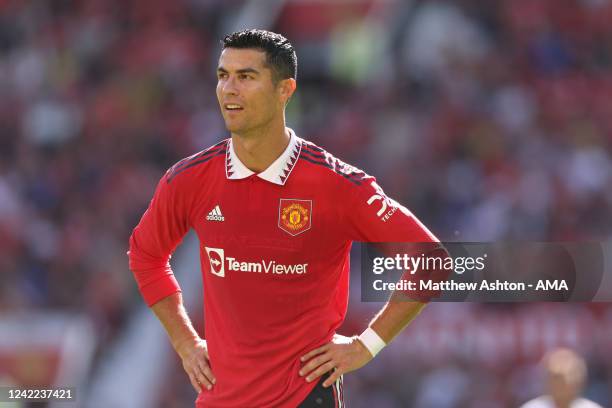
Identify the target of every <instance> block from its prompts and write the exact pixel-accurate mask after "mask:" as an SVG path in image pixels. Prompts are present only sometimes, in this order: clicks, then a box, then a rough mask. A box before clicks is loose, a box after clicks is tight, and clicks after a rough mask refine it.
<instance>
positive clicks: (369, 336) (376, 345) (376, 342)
mask: <svg viewBox="0 0 612 408" xmlns="http://www.w3.org/2000/svg"><path fill="white" fill-rule="evenodd" d="M357 339H358V340H359V341H360V342H361V344H363V345H364V347H365V348H366V349H367V350H368V351H369V352H370V354H371V355H372V357H376V355H377V354H378V353H379V352H380V350H382V349H383V348H384V347H385V346H386V345H387V343H385V341H384V340H383V339H382V338H381V337H380V336H379V335H378V333H376V332H375V331H374V329H372V328H371V327H368V328H367V329H365V330H364V331H363V333H361V334H360V335H359V336H358V337H357Z"/></svg>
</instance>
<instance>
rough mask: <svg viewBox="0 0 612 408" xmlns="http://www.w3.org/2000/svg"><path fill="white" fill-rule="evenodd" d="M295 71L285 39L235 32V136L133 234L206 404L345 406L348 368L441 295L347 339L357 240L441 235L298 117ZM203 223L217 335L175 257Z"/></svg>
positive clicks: (189, 173) (151, 289)
mask: <svg viewBox="0 0 612 408" xmlns="http://www.w3.org/2000/svg"><path fill="white" fill-rule="evenodd" d="M296 75H297V58H296V55H295V51H294V49H293V46H292V45H291V44H290V43H289V41H288V40H287V39H286V38H284V37H283V36H281V35H279V34H276V33H272V32H269V31H264V30H245V31H240V32H235V33H233V34H230V35H228V36H226V37H225V39H224V40H223V51H222V52H221V56H220V58H219V65H218V68H217V79H218V82H217V98H218V101H219V106H220V108H221V112H222V114H223V118H224V120H225V124H226V127H227V129H228V130H229V131H230V132H231V138H230V139H226V140H223V141H221V142H220V143H218V144H216V145H214V146H213V147H211V148H209V149H206V150H204V151H203V152H200V153H197V154H195V155H193V156H191V157H188V158H186V159H184V160H182V161H180V162H178V163H177V164H176V165H175V166H173V167H172V168H170V169H169V170H168V172H166V174H165V176H164V177H163V178H162V180H161V181H160V182H159V184H158V187H157V191H156V192H155V196H154V198H153V200H152V201H151V204H150V206H149V208H148V210H147V211H146V212H145V214H144V215H143V217H142V219H141V221H140V223H139V224H138V226H137V227H136V228H135V229H134V232H133V234H132V236H131V238H130V251H129V257H130V267H131V269H132V271H133V272H134V275H135V277H136V280H137V281H138V284H139V288H140V290H141V293H142V294H143V296H144V298H145V301H146V303H147V304H148V305H149V306H150V307H152V309H153V311H154V312H155V314H156V316H157V317H158V318H159V320H160V321H161V322H162V324H163V326H164V327H165V329H166V331H167V332H168V335H169V337H170V340H171V343H172V345H173V347H174V349H175V350H176V352H177V353H178V355H179V356H180V358H181V360H182V363H183V367H184V368H185V371H186V372H187V374H188V375H189V378H190V380H191V382H192V385H193V386H194V388H195V389H196V391H198V393H199V396H198V399H197V401H196V405H197V406H198V407H204V406H206V407H221V406H223V407H228V406H232V407H244V406H258V407H288V408H289V407H295V406H297V405H298V404H300V406H303V407H311V406H313V407H314V406H316V407H340V406H343V405H344V396H343V390H342V375H343V374H344V373H348V372H351V371H354V370H356V369H359V368H360V367H362V366H364V365H365V364H366V363H368V362H369V361H370V360H371V359H372V358H373V357H374V356H376V354H377V353H378V352H379V351H380V350H381V349H382V348H383V347H384V346H385V345H386V344H387V343H389V342H390V341H391V340H392V339H393V338H394V337H395V336H397V335H398V334H399V333H400V331H402V330H403V329H404V328H405V327H406V326H407V325H408V324H409V323H410V322H411V321H412V320H413V319H414V317H416V316H417V315H418V314H419V313H420V311H421V310H422V309H423V307H424V306H425V304H426V301H427V300H428V299H426V297H427V296H428V294H418V295H417V296H420V297H419V298H418V299H416V300H418V301H416V300H415V301H408V300H405V299H400V298H399V296H398V297H395V298H392V299H391V300H390V301H389V302H387V303H386V304H385V305H384V307H383V308H382V309H381V310H380V311H379V313H378V314H377V315H376V317H375V318H374V319H373V320H372V322H371V323H370V325H369V327H368V328H367V329H366V330H365V331H364V332H363V333H362V334H361V335H360V336H352V337H345V336H341V335H338V334H336V329H338V327H340V325H341V324H342V322H343V321H344V317H345V315H346V310H347V304H348V281H349V273H350V267H349V254H350V249H351V245H352V242H353V241H368V242H434V243H435V244H434V245H433V247H434V248H432V249H433V250H435V248H437V246H438V244H437V241H438V240H437V238H436V237H435V236H434V235H433V234H432V233H431V232H429V230H428V229H427V228H426V227H425V226H424V225H423V224H422V223H421V222H420V221H419V220H417V218H416V217H415V216H414V215H412V213H410V211H408V210H407V209H406V208H404V207H403V206H401V205H400V204H399V203H397V202H396V201H394V200H391V199H390V198H388V197H387V196H386V195H385V193H384V192H383V190H382V189H381V188H380V187H379V186H378V185H377V184H376V181H375V179H374V178H373V177H371V176H368V175H366V174H365V173H364V172H362V171H361V170H358V169H356V168H355V167H353V166H350V165H347V164H346V163H343V162H342V161H340V160H338V159H336V158H335V157H333V156H332V155H331V154H329V153H327V152H326V151H324V150H323V149H321V148H320V147H318V146H316V145H314V144H312V143H310V142H307V141H305V140H303V139H301V138H299V137H297V136H296V135H295V133H294V132H293V130H291V129H289V128H287V127H286V126H285V107H286V105H287V103H288V102H289V99H290V98H291V96H292V95H293V93H294V91H295V89H296ZM190 228H193V229H194V230H195V231H196V232H197V234H198V237H199V239H200V243H201V246H200V259H201V267H202V273H203V282H204V309H205V332H206V334H205V337H206V340H203V339H202V338H200V336H199V335H198V333H197V332H196V331H195V329H194V327H193V325H192V323H191V320H190V318H189V316H188V314H187V312H186V310H185V308H184V306H183V302H182V298H181V295H180V288H179V285H178V283H177V281H176V280H175V279H174V276H173V273H172V270H171V268H170V265H169V258H170V255H171V253H172V252H173V251H174V249H175V248H176V246H177V245H178V244H179V243H180V241H181V240H182V239H183V237H184V236H185V234H186V233H187V232H188V230H189V229H190ZM256 260H261V261H260V262H256ZM266 265H268V266H266ZM270 268H273V270H272V271H271V272H270ZM279 268H280V269H279ZM268 272H270V273H268ZM412 295H414V294H412ZM411 297H413V296H411ZM324 375H325V377H326V378H324V379H323V380H321V379H320V377H322V376H324Z"/></svg>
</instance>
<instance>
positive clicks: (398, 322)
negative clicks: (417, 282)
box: [370, 294, 427, 344]
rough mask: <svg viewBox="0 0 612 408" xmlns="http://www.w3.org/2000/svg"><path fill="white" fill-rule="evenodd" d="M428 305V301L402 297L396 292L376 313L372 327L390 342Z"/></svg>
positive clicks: (385, 340) (386, 341)
mask: <svg viewBox="0 0 612 408" xmlns="http://www.w3.org/2000/svg"><path fill="white" fill-rule="evenodd" d="M425 306H427V304H426V303H421V302H415V301H409V300H406V299H402V298H401V295H399V294H398V295H396V294H394V295H393V296H391V299H390V300H389V301H388V302H387V304H385V306H384V307H383V308H382V309H381V310H380V312H378V313H377V314H376V316H375V317H374V319H372V322H371V323H370V327H371V328H372V329H373V330H374V331H375V332H376V333H377V334H378V335H379V336H380V337H381V338H382V339H383V340H384V342H385V343H387V344H389V342H391V340H393V339H394V338H395V336H397V335H398V334H399V333H400V332H401V331H402V330H403V329H404V328H405V327H406V326H408V324H410V322H411V321H412V320H413V319H414V318H415V317H417V316H418V314H419V313H421V311H422V310H423V309H424V308H425Z"/></svg>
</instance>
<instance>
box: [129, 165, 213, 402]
mask: <svg viewBox="0 0 612 408" xmlns="http://www.w3.org/2000/svg"><path fill="white" fill-rule="evenodd" d="M169 174H170V172H168V173H166V175H165V176H164V177H163V178H162V179H161V180H160V182H159V183H158V185H157V189H156V190H155V195H154V196H153V199H152V200H151V203H150V204H149V208H148V209H147V211H146V212H145V213H144V215H143V216H142V218H141V220H140V222H139V223H138V225H137V226H136V228H134V231H133V232H132V236H131V237H130V250H129V252H128V256H129V263H130V270H131V271H132V273H133V274H134V278H135V279H136V282H137V283H138V289H139V290H140V293H141V294H142V296H143V298H144V300H145V302H146V304H147V306H149V307H151V309H152V310H153V312H154V313H155V315H156V316H157V318H158V319H159V320H160V322H161V323H162V325H163V326H164V328H165V329H166V332H167V333H168V336H169V337H170V342H171V343H172V346H173V347H174V350H176V352H177V353H178V355H179V356H180V357H181V360H182V362H183V367H184V368H185V371H186V372H187V375H188V376H189V379H190V381H191V384H192V385H193V387H194V388H195V389H196V391H198V392H200V391H201V386H202V385H203V386H206V387H207V388H209V389H210V387H211V386H212V384H214V382H215V378H214V376H213V375H212V372H211V370H210V365H209V363H208V349H207V347H206V341H204V340H202V339H201V338H200V337H199V336H198V334H197V333H196V331H195V330H194V328H193V325H192V324H191V321H190V320H189V316H188V315H187V311H186V310H185V307H184V306H183V301H182V296H181V289H180V287H179V284H178V282H177V281H176V279H175V277H174V273H173V272H172V268H171V267H170V255H171V254H172V252H174V249H175V248H176V247H177V246H178V244H179V243H180V242H181V240H182V239H183V237H184V236H185V234H186V233H187V231H188V230H189V228H190V222H189V212H190V211H189V208H190V205H189V202H190V200H189V199H188V198H187V197H188V195H189V190H188V186H181V185H180V184H179V182H180V179H177V178H175V179H173V180H172V181H170V179H169Z"/></svg>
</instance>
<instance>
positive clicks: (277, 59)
mask: <svg viewBox="0 0 612 408" xmlns="http://www.w3.org/2000/svg"><path fill="white" fill-rule="evenodd" d="M221 44H222V45H223V49H226V48H242V49H245V48H255V49H259V50H261V51H263V52H265V53H266V64H267V65H268V66H269V67H270V69H271V70H272V79H273V80H274V81H275V82H277V81H279V80H281V79H287V78H293V79H296V78H297V56H296V55H295V50H294V49H293V45H291V43H290V42H289V40H288V39H286V38H285V37H283V36H282V35H280V34H277V33H273V32H271V31H266V30H256V29H251V30H243V31H236V32H234V33H231V34H229V35H227V36H225V38H224V39H223V41H221Z"/></svg>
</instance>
